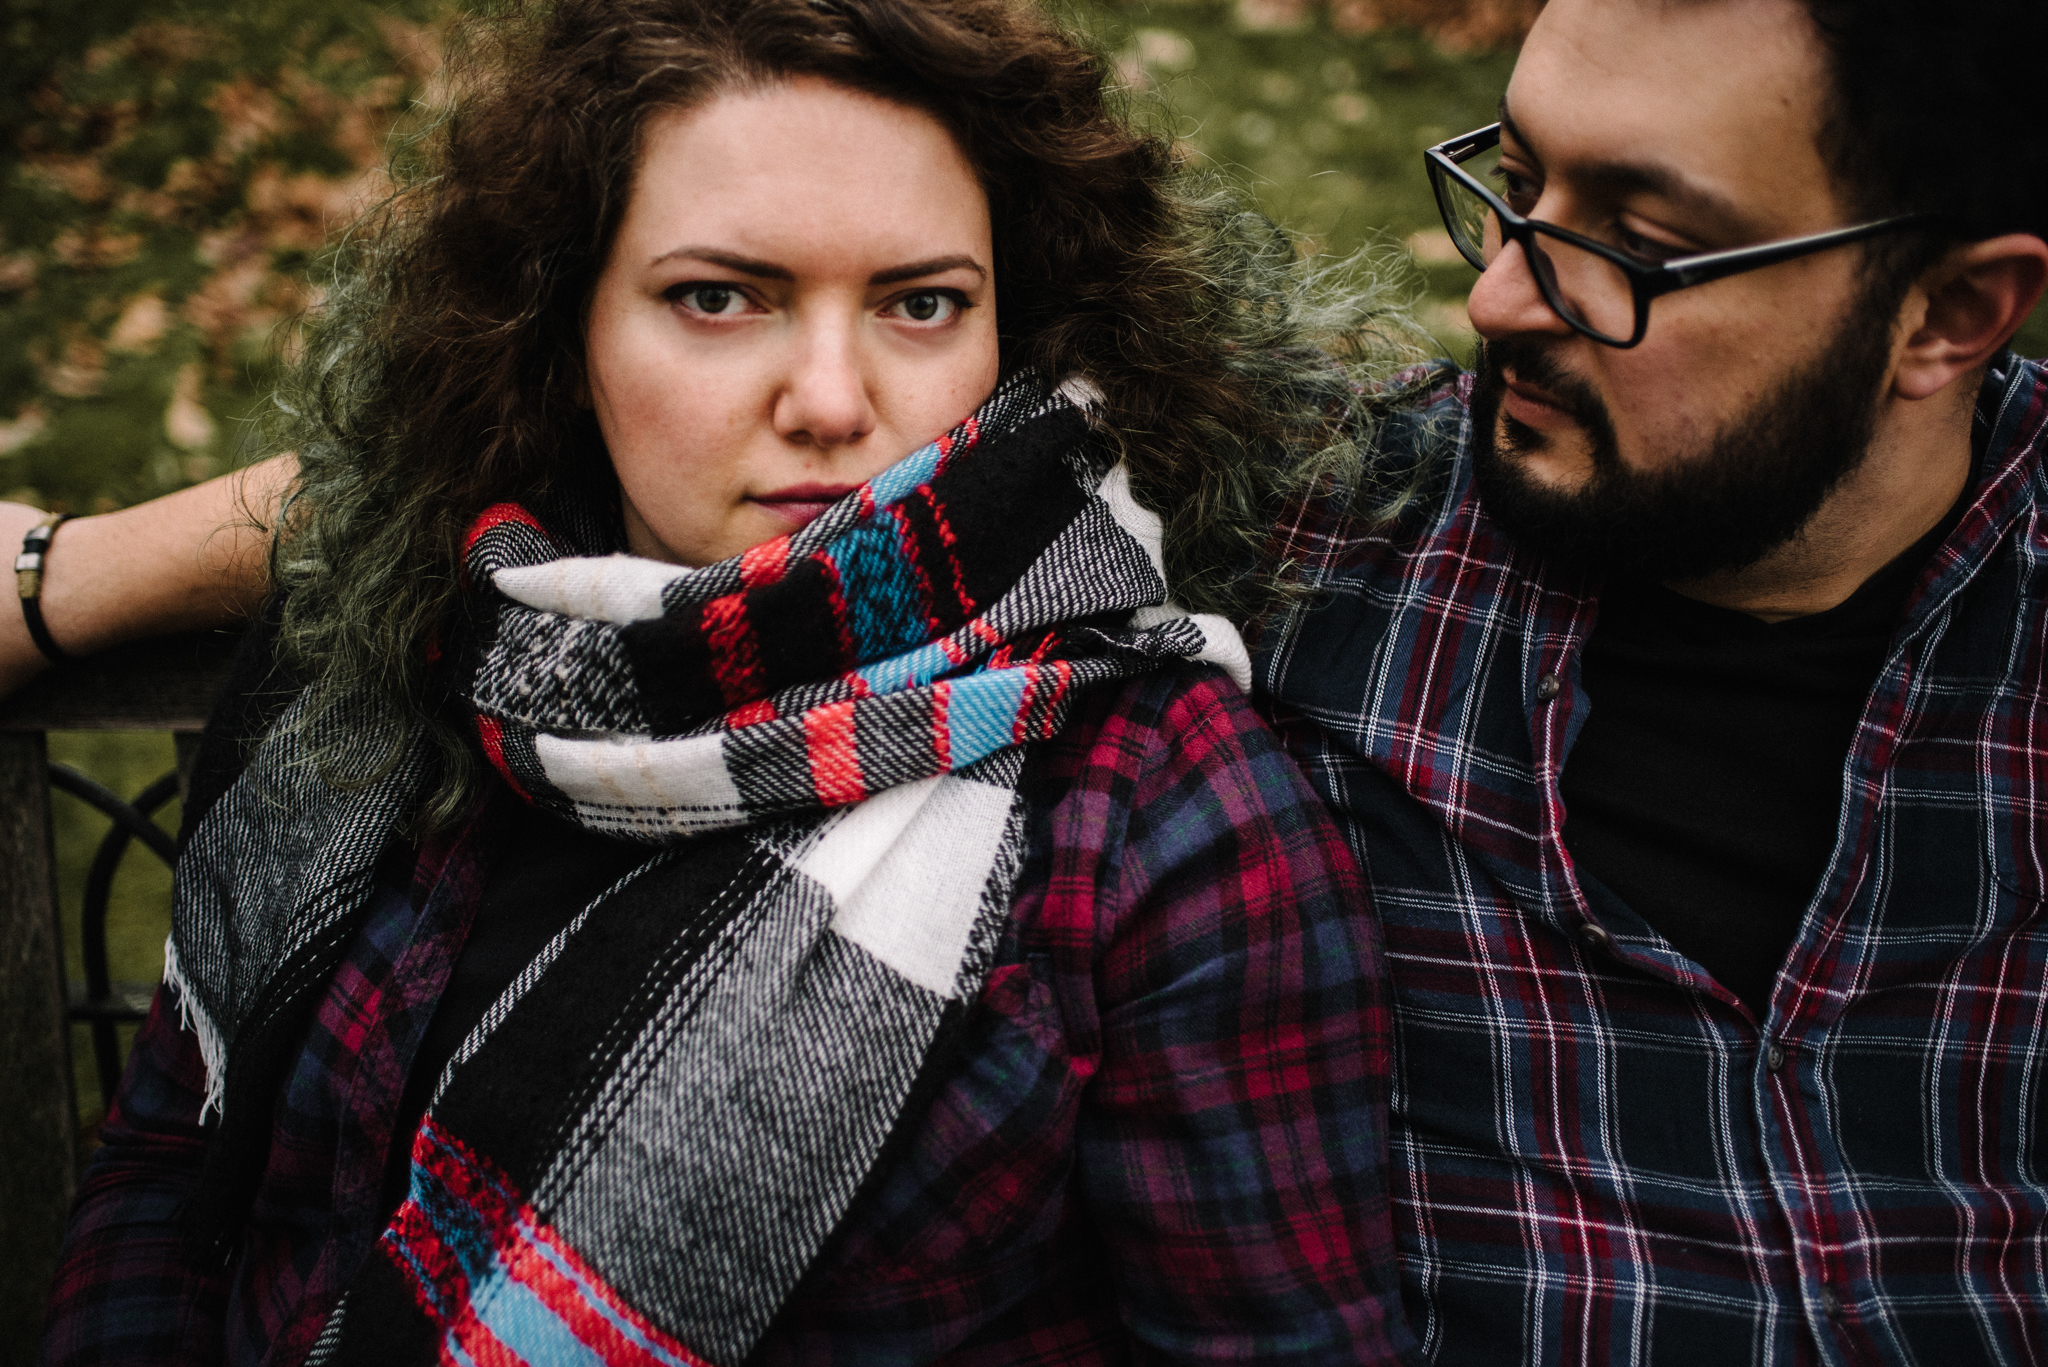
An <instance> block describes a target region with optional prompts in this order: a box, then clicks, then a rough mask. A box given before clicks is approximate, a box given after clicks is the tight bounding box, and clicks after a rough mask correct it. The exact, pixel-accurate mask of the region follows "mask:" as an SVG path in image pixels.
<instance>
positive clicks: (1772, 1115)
mask: <svg viewBox="0 0 2048 1367" xmlns="http://www.w3.org/2000/svg"><path fill="white" fill-rule="evenodd" d="M1549 596H1550V597H1551V598H1557V597H1559V595H1556V594H1551V595H1549ZM1566 601H1567V602H1569V601H1570V600H1568V599H1567V600H1566ZM1596 613H1597V603H1595V602H1593V601H1590V600H1589V601H1585V602H1583V603H1582V604H1580V605H1579V606H1578V607H1577V608H1576V610H1571V611H1558V610H1557V609H1556V608H1553V610H1552V613H1551V614H1550V615H1551V617H1552V618H1553V621H1551V622H1549V623H1544V622H1542V621H1541V619H1540V618H1539V619H1538V620H1537V622H1536V623H1535V625H1539V626H1548V627H1549V630H1548V631H1547V632H1545V633H1544V634H1542V635H1538V636H1537V637H1536V639H1539V640H1544V641H1545V642H1546V645H1545V647H1544V648H1542V649H1539V650H1536V651H1533V652H1531V653H1532V656H1533V658H1534V665H1533V671H1532V673H1531V675H1530V677H1529V678H1528V679H1527V680H1526V682H1525V694H1524V697H1525V702H1526V711H1527V715H1528V721H1529V736H1530V743H1531V746H1532V749H1533V753H1534V754H1535V756H1536V761H1537V765H1536V772H1537V777H1538V781H1539V783H1540V784H1541V785H1542V789H1543V791H1542V802H1543V810H1544V818H1543V828H1542V831H1541V859H1542V861H1543V869H1542V876H1543V881H1544V883H1545V884H1546V886H1548V887H1550V888H1552V889H1554V890H1555V893H1556V895H1555V896H1554V897H1553V898H1551V899H1550V900H1551V902H1552V904H1553V905H1554V906H1555V908H1556V911H1555V913H1554V914H1555V915H1556V916H1557V917H1558V918H1559V923H1560V928H1561V929H1564V930H1566V931H1567V932H1568V933H1571V934H1573V935H1575V936H1576V938H1577V939H1578V941H1579V943H1580V945H1581V946H1583V947H1584V949H1585V950H1586V951H1587V952H1588V953H1589V954H1594V955H1600V956H1605V957H1610V958H1613V959H1615V960H1617V961H1619V962H1622V963H1625V964H1628V965H1629V966H1630V967H1631V968H1633V969H1635V970H1637V971H1639V972H1642V973H1645V974H1648V975H1649V976H1651V977H1654V978H1657V979H1660V980H1662V981H1664V982H1666V983H1669V984H1670V985H1671V987H1672V988H1673V989H1674V990H1681V991H1682V990H1690V988H1691V986H1692V985H1691V984H1689V983H1687V982H1685V981H1683V980H1682V979H1681V978H1680V977H1678V976H1677V975H1676V974H1674V973H1673V972H1672V971H1671V969H1670V968H1669V967H1668V965H1666V964H1665V963H1664V962H1662V961H1660V960H1659V959H1658V958H1656V957H1654V956H1650V955H1644V954H1639V953H1636V952H1633V951H1632V950H1631V949H1630V948H1629V946H1628V944H1627V943H1626V941H1625V940H1623V939H1621V938H1618V937H1617V936H1616V935H1615V933H1614V931H1613V929H1612V928H1610V927H1609V926H1607V925H1605V924H1603V922H1602V921H1601V919H1600V917H1599V915H1598V913H1597V912H1595V911H1594V910H1593V908H1592V906H1591V905H1590V903H1589V901H1588V899H1587V897H1586V895H1585V892H1584V890H1583V888H1582V887H1581V885H1580V883H1579V881H1578V878H1577V875H1576V873H1575V872H1574V871H1573V868H1572V863H1571V858H1570V856H1569V854H1568V853H1567V852H1566V849H1565V845H1564V801H1563V796H1562V792H1561V779H1562V775H1563V772H1564V762H1565V760H1566V758H1567V757H1568V741H1569V740H1570V739H1571V738H1572V737H1573V736H1574V735H1575V734H1576V731H1577V728H1578V727H1579V726H1581V725H1583V723H1584V720H1585V715H1586V712H1587V711H1588V709H1589V708H1590V706H1591V703H1590V700H1589V699H1588V698H1587V696H1586V694H1585V691H1584V689H1583V687H1582V685H1581V682H1580V677H1579V660H1580V656H1581V654H1582V652H1583V649H1584V646H1585V642H1586V638H1587V636H1589V635H1590V634H1591V631H1592V628H1593V622H1594V620H1595V615H1596ZM1809 921H1810V924H1809V925H1808V926H1806V927H1803V928H1802V937H1803V936H1804V935H1806V934H1810V933H1811V932H1812V924H1811V921H1812V918H1809ZM1824 995H1825V994H1812V993H1809V994H1804V999H1806V1000H1817V999H1819V998H1821V997H1823V996H1824ZM1806 1014H1807V1015H1808V1016H1810V1015H1811V1014H1812V1012H1811V1011H1809V1012H1807V1013H1806ZM1739 1019H1740V1018H1739V1017H1737V1016H1735V1015H1733V1014H1732V1012H1729V1011H1723V1012H1716V1013H1713V1015H1712V1016H1711V1017H1710V1019H1709V1020H1708V1021H1707V1022H1705V1023H1703V1024H1702V1025H1701V1027H1700V1028H1701V1029H1703V1030H1713V1031H1716V1032H1718V1033H1720V1034H1721V1035H1722V1036H1723V1038H1722V1040H1721V1041H1719V1043H1720V1045H1721V1047H1722V1048H1724V1049H1727V1050H1729V1051H1731V1052H1734V1053H1737V1054H1740V1053H1742V1052H1748V1053H1749V1054H1750V1055H1751V1057H1752V1060H1753V1066H1752V1070H1751V1099H1752V1103H1753V1105H1754V1107H1755V1114H1756V1121H1757V1133H1758V1134H1759V1136H1761V1144H1760V1146H1759V1148H1758V1150H1757V1151H1756V1152H1754V1153H1752V1154H1743V1155H1739V1157H1738V1161H1739V1162H1741V1163H1742V1165H1743V1166H1742V1168H1741V1170H1740V1171H1738V1172H1735V1173H1731V1174H1730V1178H1731V1181H1730V1185H1729V1188H1728V1198H1727V1199H1728V1200H1729V1202H1730V1204H1731V1207H1746V1209H1744V1210H1743V1212H1742V1213H1743V1215H1744V1217H1745V1220H1746V1223H1748V1224H1749V1225H1750V1227H1752V1228H1757V1229H1769V1228H1774V1227H1777V1226H1778V1225H1779V1222H1780V1221H1781V1220H1782V1221H1783V1222H1784V1224H1785V1225H1786V1226H1789V1228H1790V1229H1791V1231H1792V1235H1793V1241H1792V1242H1793V1250H1794V1256H1795V1260H1796V1262H1795V1265H1796V1268H1797V1287H1796V1291H1795V1288H1794V1287H1791V1286H1780V1287H1778V1288H1777V1290H1778V1292H1779V1293H1780V1294H1788V1293H1790V1295H1792V1296H1795V1297H1796V1301H1797V1310H1796V1312H1795V1316H1796V1318H1798V1319H1800V1320H1802V1321H1803V1322H1804V1326H1805V1328H1806V1329H1807V1331H1808V1333H1809V1334H1810V1335H1811V1338H1812V1341H1813V1343H1814V1345H1815V1347H1816V1348H1817V1349H1818V1351H1819V1353H1820V1355H1821V1357H1822V1359H1823V1360H1824V1361H1826V1362H1828V1363H1831V1364H1833V1363H1848V1362H1852V1361H1856V1360H1857V1359H1856V1358H1855V1356H1854V1355H1853V1354H1852V1353H1850V1352H1849V1350H1848V1348H1847V1344H1846V1341H1845V1334H1844V1332H1843V1331H1844V1329H1845V1327H1846V1321H1847V1319H1848V1318H1849V1315H1850V1308H1849V1302H1848V1300H1847V1299H1846V1298H1845V1294H1844V1291H1843V1289H1842V1288H1843V1287H1844V1286H1845V1285H1846V1282H1845V1278H1846V1277H1847V1275H1848V1269H1847V1267H1846V1265H1845V1262H1846V1260H1845V1250H1844V1240H1843V1239H1842V1238H1841V1237H1840V1234H1839V1225H1840V1220H1841V1215H1842V1212H1839V1211H1837V1210H1836V1209H1834V1207H1833V1206H1832V1204H1831V1197H1830V1194H1829V1193H1830V1190H1831V1188H1832V1186H1833V1185H1834V1184H1833V1183H1831V1182H1830V1181H1829V1179H1828V1172H1829V1171H1830V1170H1833V1171H1839V1170H1840V1164H1839V1163H1833V1164H1831V1163H1830V1162H1829V1160H1828V1159H1827V1158H1825V1157H1823V1153H1824V1152H1825V1153H1826V1154H1829V1155H1832V1154H1833V1153H1834V1152H1835V1145H1834V1143H1833V1138H1832V1136H1828V1135H1824V1134H1823V1132H1822V1131H1821V1130H1819V1129H1818V1128H1817V1127H1816V1126H1817V1123H1818V1122H1817V1121H1816V1119H1815V1116H1816V1108H1815V1107H1813V1106H1812V1105H1810V1104H1809V1103H1810V1102H1812V1101H1815V1100H1817V1098H1818V1079H1817V1076H1816V1075H1815V1073H1814V1071H1813V1060H1812V1059H1811V1057H1810V1052H1811V1051H1808V1050H1802V1049H1801V1048H1800V1045H1801V1043H1802V1042H1803V1038H1804V1035H1803V1032H1804V1031H1805V1030H1806V1029H1807V1028H1808V1026H1807V1024H1806V1022H1805V1021H1803V1020H1801V1019H1797V1018H1795V1020H1794V1022H1793V1023H1792V1024H1790V1025H1787V1026H1784V1027H1782V1028H1781V1029H1780V1030H1779V1032H1778V1033H1775V1034H1774V1033H1770V1032H1769V1031H1767V1029H1766V1028H1765V1027H1766V1026H1770V1025H1773V1024H1775V1023H1776V1022H1775V1017H1774V1018H1773V1020H1772V1021H1768V1022H1765V1023H1763V1024H1762V1025H1760V1026H1758V1027H1757V1028H1755V1029H1754V1030H1752V1031H1744V1034H1743V1037H1742V1038H1740V1039H1736V1038H1730V1035H1731V1033H1732V1032H1733V1031H1735V1030H1736V1029H1737V1025H1736V1021H1737V1020H1739ZM1601 1026H1602V1028H1603V1029H1607V1030H1610V1031H1611V1030H1612V1029H1613V1028H1615V1022H1613V1021H1611V1020H1605V1019H1603V1020H1602V1022H1601ZM1814 1028H1824V1027H1819V1026H1816V1027H1814ZM1702 1044H1703V1045H1706V1044H1707V1041H1704V1040H1703V1041H1702ZM1709 1047H1711V1046H1709ZM1745 1190H1754V1191H1762V1192H1765V1193H1768V1194H1767V1195H1765V1196H1764V1197H1763V1198H1762V1199H1755V1198H1743V1197H1741V1196H1740V1195H1738V1193H1739V1192H1742V1191H1745ZM1772 1207H1775V1209H1773V1208H1772ZM1767 1294H1768V1293H1767ZM1787 1308H1788V1309H1791V1308H1792V1307H1789V1306H1788V1307H1787ZM1787 1327H1788V1328H1789V1327H1790V1326H1787ZM1779 1346H1780V1347H1781V1348H1789V1347H1790V1345H1789V1344H1783V1343H1782V1342H1781V1344H1780V1345H1779Z"/></svg>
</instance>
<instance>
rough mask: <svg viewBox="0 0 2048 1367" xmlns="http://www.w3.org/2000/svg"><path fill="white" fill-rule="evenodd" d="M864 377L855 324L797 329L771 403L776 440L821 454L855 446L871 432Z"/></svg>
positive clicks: (834, 322) (813, 322)
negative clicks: (779, 387) (786, 368)
mask: <svg viewBox="0 0 2048 1367" xmlns="http://www.w3.org/2000/svg"><path fill="white" fill-rule="evenodd" d="M867 372H868V367H867V366H866V365H865V364H864V363H863V358H862V355H861V338H860V328H859V324H858V323H857V322H855V323H849V322H847V321H845V320H811V321H807V322H806V323H805V324H803V325H800V326H799V328H798V329H797V336H796V338H795V347H794V353H793V356H792V360H791V364H790V368H789V373H788V375H787V376H786V378H785V380H784V382H783V386H782V391H781V393H779V394H778V395H777V396H776V400H775V415H774V423H775V431H776V433H777V435H779V436H781V437H782V439H783V440H784V441H788V442H791V443H794V444H795V445H798V446H812V447H816V448H818V449H820V450H821V451H827V450H832V449H834V448H837V447H844V446H853V445H857V444H858V443H859V442H860V441H861V440H862V439H863V438H865V437H866V436H867V435H868V433H870V432H872V431H874V429H875V407H874V403H873V400H872V398H871V397H870V394H869V381H870V379H871V377H870V376H869V374H868V373H867Z"/></svg>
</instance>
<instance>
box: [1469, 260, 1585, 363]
mask: <svg viewBox="0 0 2048 1367" xmlns="http://www.w3.org/2000/svg"><path fill="white" fill-rule="evenodd" d="M1465 310H1466V312H1467V313H1469V314H1470V315H1471V318H1472V327H1473V329H1474V330H1475V331H1477V332H1478V334H1479V335H1480V336H1481V337H1484V338H1486V339H1488V340H1489V341H1491V340H1494V339H1496V338H1501V337H1512V336H1515V335H1516V334H1519V333H1550V334H1553V335H1557V336H1568V335H1570V333H1571V330H1572V329H1571V325H1570V324H1569V323H1567V322H1565V320H1564V319H1562V318H1560V317H1558V315H1557V311H1556V310H1555V309H1553V308H1551V307H1550V305H1549V303H1547V302H1546V301H1545V300H1544V298H1543V290H1542V288H1541V287H1540V286H1538V285H1537V283H1536V276H1535V273H1534V272H1533V271H1531V270H1530V269H1529V256H1528V253H1527V252H1525V251H1523V250H1522V244H1521V243H1519V242H1510V243H1508V244H1507V245H1506V246H1505V247H1503V248H1502V249H1501V253H1500V255H1499V256H1496V257H1495V258H1493V263H1492V264H1491V265H1489V266H1488V267H1487V268H1486V270H1485V271H1484V272H1483V273H1482V274H1481V275H1480V277H1479V282H1478V283H1477V284H1475V285H1474V286H1472V297H1471V298H1470V299H1469V300H1467V301H1466V304H1465Z"/></svg>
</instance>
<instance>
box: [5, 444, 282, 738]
mask: <svg viewBox="0 0 2048 1367" xmlns="http://www.w3.org/2000/svg"><path fill="white" fill-rule="evenodd" d="M297 474H298V462H297V460H296V459H295V458H293V457H291V456H275V457H273V458H271V459H270V460H266V461H263V462H261V463H260V464H256V465H252V466H250V467H249V468H248V469H246V470H237V471H235V472H234V473H233V474H227V475H222V476H221V477H220V478H218V479H211V480H208V481H207V482H206V483H204V484H199V485H194V486H193V487H192V488H190V489H184V490H180V491H179V492H177V493H175V494H166V495H165V496H164V497H162V498H158V499H152V500H150V501H149V502H148V503H141V504H137V505H136V506H135V507H133V508H124V509H122V510H121V511H120V512H115V513H103V514H101V515H99V516H96V517H81V518H74V519H73V520H72V521H69V522H66V523H65V524H64V525H63V527H62V528H61V529H60V530H59V531H58V533H57V536H56V539H55V541H54V542H52V544H51V547H50V552H49V555H48V557H47V558H46V561H45V565H44V571H43V592H42V608H43V620H44V622H45V623H46V624H47V625H48V627H49V629H50V635H51V636H52V637H53V638H54V639H55V640H56V642H57V644H58V645H59V646H60V647H61V648H62V649H63V650H64V651H65V653H66V654H69V655H90V654H93V653H94V652H95V651H100V650H104V649H106V648H107V647H108V646H112V645H118V644H120V643H121V642H123V641H132V640H138V639H140V638H143V637H147V636H164V635H169V634H171V633H174V632H179V631H193V630H198V629H200V628H202V627H214V626H222V625H225V624H227V623H229V622H233V621H235V620H238V619H243V618H247V617H250V616H253V615H254V614H255V612H256V610H257V609H258V608H259V607H260V606H261V605H262V602H263V596H264V594H265V592H267V590H268V589H269V583H270V580H269V575H270V563H269V557H268V554H267V552H268V548H269V543H270V529H271V528H272V527H273V526H274V525H275V524H276V521H277V511H278V507H279V505H280V503H281V502H282V501H283V498H284V494H285V490H286V489H287V488H288V487H289V486H290V484H291V481H292V479H293V478H294V477H295V476H296V475H297ZM41 516H42V514H41V513H40V512H39V511H37V510H36V509H34V508H31V507H29V506H28V505H27V504H23V503H0V548H4V549H5V551H6V554H7V560H8V563H9V564H10V565H11V564H12V563H13V559H14V555H15V553H16V552H17V551H19V549H20V547H21V538H22V535H23V534H24V533H25V532H27V531H28V529H29V528H30V527H32V526H34V525H35V523H36V521H37V520H38V519H39V518H40V517H41ZM8 597H9V598H12V597H13V584H12V581H11V579H10V581H9V584H8ZM48 667H49V662H48V661H47V660H46V659H44V658H43V654H42V652H41V651H39V650H37V649H36V645H35V642H34V641H33V640H32V639H30V637H29V634H28V624H27V622H26V621H24V620H23V618H22V615H21V605H20V603H19V602H18V601H10V602H7V603H5V604H0V697H5V696H6V695H8V694H10V693H12V692H14V691H15V690H16V689H18V688H20V687H21V686H22V685H23V684H25V683H27V682H28V681H29V680H30V679H33V678H34V677H35V676H36V675H38V674H40V673H42V671H43V670H45V669H47V668H48Z"/></svg>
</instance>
